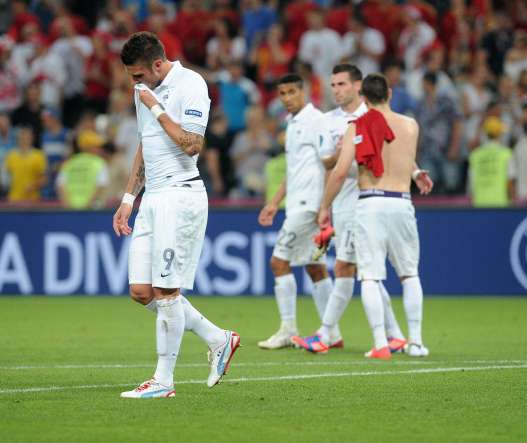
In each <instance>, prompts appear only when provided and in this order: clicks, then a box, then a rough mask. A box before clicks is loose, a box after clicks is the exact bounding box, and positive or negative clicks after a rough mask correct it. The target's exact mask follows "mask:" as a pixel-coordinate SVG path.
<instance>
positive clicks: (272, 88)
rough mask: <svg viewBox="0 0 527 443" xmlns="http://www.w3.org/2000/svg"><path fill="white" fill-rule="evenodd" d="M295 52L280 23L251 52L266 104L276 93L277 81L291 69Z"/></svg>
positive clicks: (251, 58)
mask: <svg viewBox="0 0 527 443" xmlns="http://www.w3.org/2000/svg"><path fill="white" fill-rule="evenodd" d="M295 52H296V49H295V47H294V45H293V43H291V42H290V41H287V40H285V36H284V28H283V26H282V24H280V23H275V24H273V25H272V26H271V28H270V29H269V32H268V33H267V36H266V38H265V40H264V41H263V42H262V43H261V44H260V45H259V46H258V47H257V48H255V49H254V50H253V51H252V52H251V56H250V61H251V63H252V64H254V65H256V66H257V80H258V85H259V86H260V87H261V89H262V90H263V102H264V103H265V104H267V103H269V101H270V100H271V99H272V97H274V95H275V94H276V85H275V83H276V81H277V80H278V79H279V78H280V77H282V76H283V75H285V74H286V73H287V72H288V71H289V64H290V63H291V60H293V58H294V56H295Z"/></svg>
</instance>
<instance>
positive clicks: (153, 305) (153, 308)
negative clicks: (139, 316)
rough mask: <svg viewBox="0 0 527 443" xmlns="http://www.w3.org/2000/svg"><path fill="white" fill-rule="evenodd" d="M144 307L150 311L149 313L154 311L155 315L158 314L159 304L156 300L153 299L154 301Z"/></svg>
mask: <svg viewBox="0 0 527 443" xmlns="http://www.w3.org/2000/svg"><path fill="white" fill-rule="evenodd" d="M144 307H145V308H146V309H148V310H149V311H152V312H154V313H157V303H156V299H155V298H153V299H152V300H150V302H149V303H147V304H146V305H144Z"/></svg>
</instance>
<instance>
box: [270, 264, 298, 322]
mask: <svg viewBox="0 0 527 443" xmlns="http://www.w3.org/2000/svg"><path fill="white" fill-rule="evenodd" d="M274 293H275V296H276V304H277V305H278V312H279V313H280V320H282V326H283V327H286V328H288V329H293V330H296V329H297V328H296V280H295V276H294V275H293V274H286V275H281V276H280V277H276V278H275V285H274Z"/></svg>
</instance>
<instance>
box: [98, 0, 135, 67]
mask: <svg viewBox="0 0 527 443" xmlns="http://www.w3.org/2000/svg"><path fill="white" fill-rule="evenodd" d="M101 30H102V31H108V32H110V35H111V39H110V51H111V52H112V53H113V54H115V55H119V54H120V52H121V49H122V47H123V45H124V42H125V41H126V40H127V39H128V37H129V36H130V34H133V33H134V32H135V30H136V24H135V21H134V17H133V15H132V14H131V13H130V11H127V10H124V9H116V10H115V11H113V13H112V14H111V23H110V25H109V29H105V28H103V29H101ZM120 68H121V67H120ZM120 70H121V71H123V69H122V68H121V69H120Z"/></svg>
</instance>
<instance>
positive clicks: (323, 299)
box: [313, 277, 333, 321]
mask: <svg viewBox="0 0 527 443" xmlns="http://www.w3.org/2000/svg"><path fill="white" fill-rule="evenodd" d="M332 291H333V281H332V280H331V278H330V277H326V278H324V279H322V280H319V281H317V282H313V300H314V302H315V306H316V308H317V312H318V316H319V317H320V321H322V319H323V318H324V312H326V306H327V305H328V300H329V295H330V294H331V292H332Z"/></svg>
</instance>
